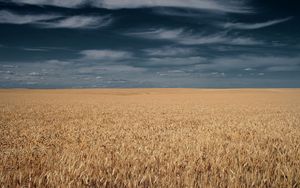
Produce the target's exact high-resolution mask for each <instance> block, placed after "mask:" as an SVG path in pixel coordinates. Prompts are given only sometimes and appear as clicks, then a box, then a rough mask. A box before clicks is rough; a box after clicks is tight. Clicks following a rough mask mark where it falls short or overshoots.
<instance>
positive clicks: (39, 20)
mask: <svg viewBox="0 0 300 188" xmlns="http://www.w3.org/2000/svg"><path fill="white" fill-rule="evenodd" d="M0 23H6V24H32V25H35V26H37V27H42V28H69V29H94V28H99V27H104V26H107V25H110V24H111V23H112V18H111V17H110V16H80V15H79V16H62V15H56V14H42V15H34V14H31V15H24V14H23V15H22V14H17V13H15V12H10V11H6V10H2V11H0Z"/></svg>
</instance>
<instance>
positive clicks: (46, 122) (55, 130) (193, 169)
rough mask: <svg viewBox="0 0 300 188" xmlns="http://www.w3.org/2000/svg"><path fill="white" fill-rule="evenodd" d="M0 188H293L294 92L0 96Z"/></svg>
mask: <svg viewBox="0 0 300 188" xmlns="http://www.w3.org/2000/svg"><path fill="white" fill-rule="evenodd" d="M0 109H1V112H0V131H1V132H0V185H1V187H18V186H28V187H35V186H37V187H83V186H92V187H104V186H105V187H300V90H298V89H294V90H292V89H269V90H255V89H248V90H196V89H178V90H177V89H136V90H0Z"/></svg>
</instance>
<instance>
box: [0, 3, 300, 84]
mask: <svg viewBox="0 0 300 188" xmlns="http://www.w3.org/2000/svg"><path fill="white" fill-rule="evenodd" d="M299 16H300V3H299V2H298V3H297V1H296V0H295V1H283V0H278V1H274V0H273V1H272V0H264V1H262V0H231V1H225V0H185V1H182V0H52V1H49V0H0V87H1V88H7V87H9V88H10V87H25V88H73V87H75V88H81V87H100V88H102V87H221V88H223V87H225V88H227V87H300V18H299Z"/></svg>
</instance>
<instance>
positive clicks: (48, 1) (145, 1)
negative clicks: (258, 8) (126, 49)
mask: <svg viewBox="0 0 300 188" xmlns="http://www.w3.org/2000/svg"><path fill="white" fill-rule="evenodd" d="M12 1H13V2H15V3H23V4H32V5H51V6H59V7H68V8H76V7H80V6H82V5H89V6H93V7H100V8H106V9H122V8H142V7H175V8H188V9H202V10H211V11H218V12H234V13H249V12H252V9H251V8H250V7H249V6H247V5H246V3H245V1H237V0H234V1H229V2H222V1H218V0H185V1H182V0H12Z"/></svg>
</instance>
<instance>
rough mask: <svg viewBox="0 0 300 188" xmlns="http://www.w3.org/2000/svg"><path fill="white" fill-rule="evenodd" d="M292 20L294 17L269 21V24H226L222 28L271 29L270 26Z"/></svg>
mask: <svg viewBox="0 0 300 188" xmlns="http://www.w3.org/2000/svg"><path fill="white" fill-rule="evenodd" d="M291 19H292V17H288V18H283V19H278V20H271V21H267V22H263V23H253V24H249V23H225V24H223V25H222V26H223V27H224V28H230V29H242V30H251V29H260V28H265V27H269V26H272V25H276V24H279V23H283V22H287V21H289V20H291Z"/></svg>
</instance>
